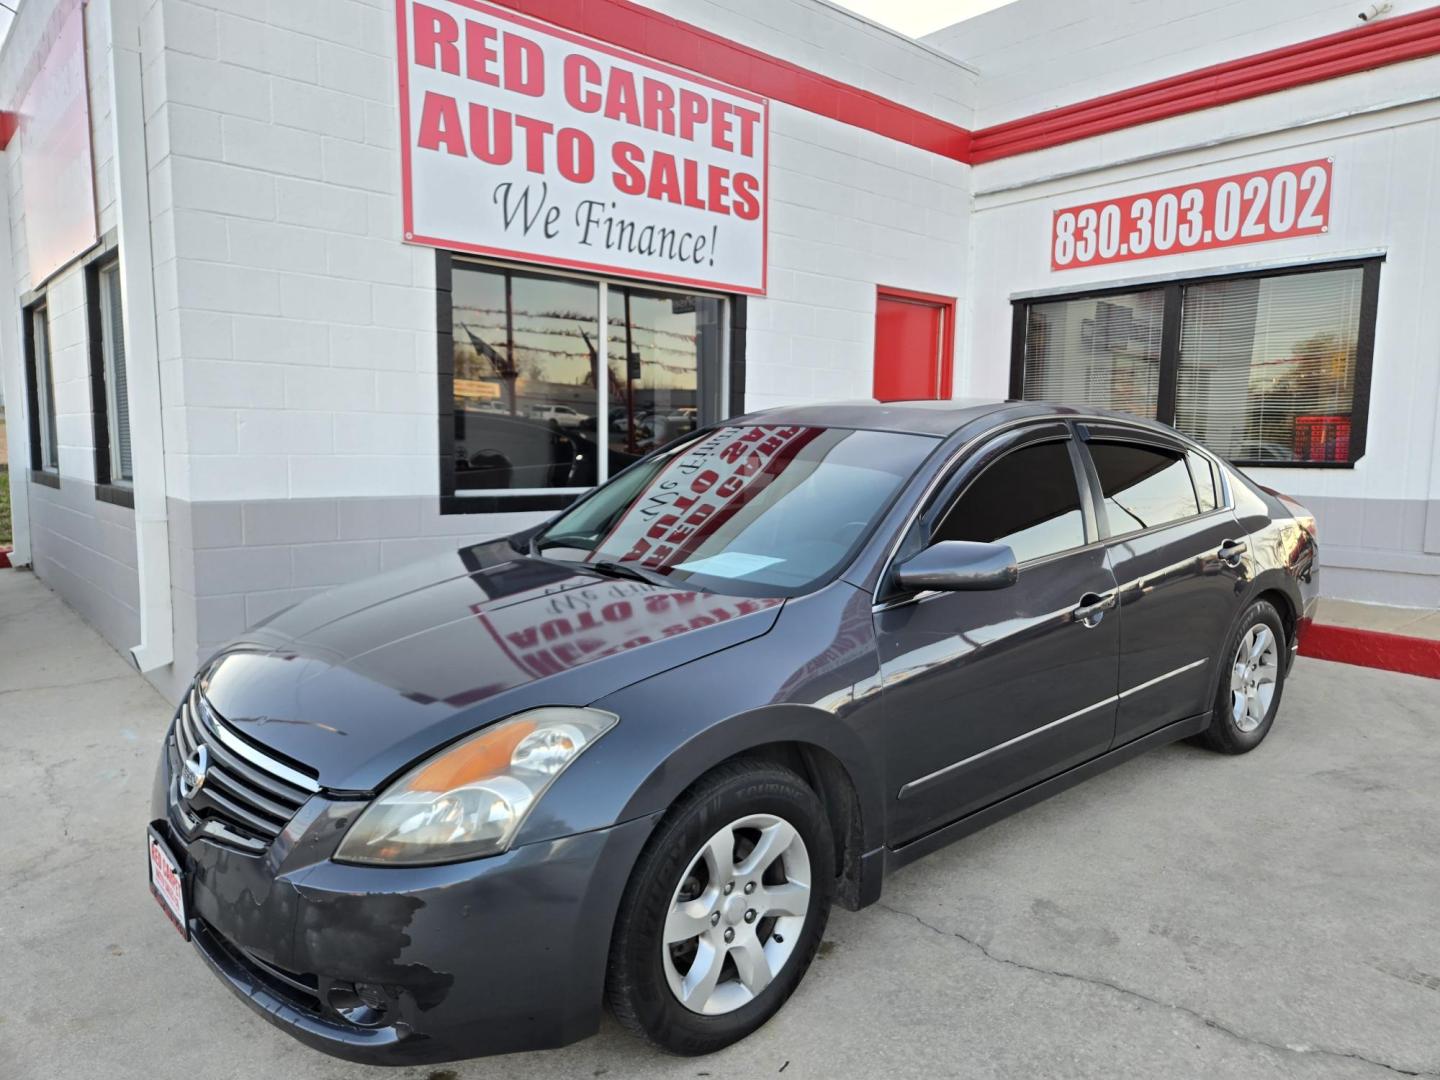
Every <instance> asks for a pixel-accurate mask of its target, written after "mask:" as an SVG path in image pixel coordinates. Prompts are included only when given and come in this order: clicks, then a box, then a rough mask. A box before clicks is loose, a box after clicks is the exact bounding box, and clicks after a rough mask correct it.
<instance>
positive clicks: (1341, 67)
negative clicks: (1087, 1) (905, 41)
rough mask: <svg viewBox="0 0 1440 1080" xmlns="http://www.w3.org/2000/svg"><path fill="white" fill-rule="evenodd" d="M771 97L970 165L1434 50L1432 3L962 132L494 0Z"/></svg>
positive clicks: (701, 34)
mask: <svg viewBox="0 0 1440 1080" xmlns="http://www.w3.org/2000/svg"><path fill="white" fill-rule="evenodd" d="M496 2H497V3H500V4H503V5H504V6H505V7H510V8H514V9H515V10H517V11H522V12H524V13H526V14H528V15H531V16H533V17H534V18H537V19H541V20H543V21H545V22H549V23H552V24H554V25H556V26H561V27H565V28H566V29H569V30H574V31H577V32H579V33H583V34H586V35H587V36H589V37H592V38H595V39H597V40H599V41H604V42H608V43H610V44H612V45H617V46H619V47H621V48H624V49H629V50H631V51H633V52H638V53H642V54H644V55H646V56H651V57H654V58H655V59H657V60H663V61H666V62H668V63H671V64H674V65H676V66H677V67H682V68H686V69H688V70H690V71H693V72H696V73H697V74H701V75H708V76H710V77H711V78H714V79H718V80H720V81H721V82H725V83H728V84H729V85H731V86H734V87H736V88H737V89H741V90H749V91H752V92H753V93H757V94H761V95H763V96H765V97H768V98H770V99H771V100H773V101H783V102H784V103H786V104H787V105H793V106H795V107H796V108H799V109H804V110H806V111H807V112H813V113H815V114H817V115H819V116H826V117H829V118H830V119H832V120H838V121H839V122H840V123H842V124H850V125H851V126H853V127H858V128H863V129H865V130H866V131H873V132H875V133H876V134H878V135H883V136H885V137H886V138H889V139H894V140H895V141H897V142H903V143H907V144H908V145H910V146H917V147H919V148H920V149H922V150H928V151H930V152H932V153H935V154H939V155H941V156H942V157H947V158H951V159H953V160H955V161H962V162H968V163H971V164H979V163H981V162H985V161H995V160H998V159H1000V158H1006V157H1013V156H1014V155H1016V154H1025V153H1029V152H1031V151H1034V150H1043V149H1046V148H1048V147H1052V146H1060V145H1063V144H1065V143H1070V142H1076V141H1078V140H1080V139H1088V138H1093V137H1094V136H1096V135H1104V134H1108V133H1110V132H1113V131H1121V130H1123V129H1125V128H1130V127H1136V126H1138V125H1140V124H1148V123H1152V122H1153V121H1156V120H1165V119H1169V118H1170V117H1173V116H1182V115H1184V114H1186V113H1192V112H1198V111H1200V110H1202V109H1211V108H1215V107H1216V106H1219V105H1229V104H1232V103H1234V102H1237V101H1244V100H1246V99H1249V98H1254V97H1260V96H1262V95H1265V94H1273V93H1276V92H1278V91H1281V90H1290V89H1293V88H1295V87H1297V86H1306V85H1309V84H1311V83H1316V82H1322V81H1324V80H1326V79H1335V78H1340V77H1342V76H1345V75H1353V74H1356V73H1357V72H1361V71H1369V70H1371V69H1373V68H1377V67H1384V66H1386V65H1389V64H1398V63H1402V62H1403V61H1406V60H1418V59H1421V58H1423V57H1426V56H1434V55H1436V54H1437V53H1440V7H1429V8H1425V9H1423V10H1421V11H1416V12H1412V13H1411V14H1409V15H1401V16H1397V17H1396V18H1392V19H1385V20H1383V21H1381V22H1377V23H1370V24H1367V25H1365V26H1360V27H1356V28H1355V29H1353V30H1341V31H1339V32H1338V33H1334V34H1328V35H1326V36H1324V37H1318V38H1311V39H1309V40H1308V41H1301V42H1297V43H1295V44H1294V45H1286V46H1283V47H1282V48H1278V49H1272V50H1270V51H1269V52H1263V53H1256V54H1253V55H1251V56H1243V57H1240V58H1238V59H1235V60H1228V61H1226V62H1225V63H1223V64H1215V65H1212V66H1210V67H1206V68H1201V69H1199V70H1197V71H1190V72H1186V73H1184V74H1181V75H1175V76H1172V77H1170V78H1168V79H1161V80H1159V81H1157V82H1152V83H1145V84H1144V85H1141V86H1135V87H1130V88H1129V89H1126V90H1120V91H1117V92H1115V93H1113V94H1106V95H1104V96H1103V97H1097V98H1091V99H1089V100H1087V101H1079V102H1076V103H1074V104H1072V105H1064V106H1061V107H1060V108H1056V109H1050V110H1048V111H1046V112H1042V113H1036V114H1035V115H1033V116H1026V117H1022V118H1020V119H1018V120H1011V121H1009V122H1007V123H1004V124H996V125H994V126H992V127H988V128H981V129H980V130H978V131H974V132H971V131H968V130H966V129H965V128H963V127H960V126H958V125H956V124H952V123H949V122H948V121H945V120H941V119H939V118H937V117H934V116H928V115H926V114H925V113H922V112H920V111H919V110H917V109H912V108H909V107H908V106H905V105H900V104H898V103H897V102H894V101H889V100H887V99H886V98H883V97H880V96H879V95H878V94H872V93H871V92H870V91H868V90H861V89H859V88H858V87H854V86H850V85H847V84H846V83H843V82H840V81H839V80H837V79H832V78H830V77H829V76H826V75H821V74H819V73H817V72H814V71H810V70H808V69H806V68H803V67H800V66H799V65H798V64H792V63H790V62H789V61H788V60H780V59H777V58H776V57H774V56H771V55H769V54H767V53H763V52H760V51H759V50H757V49H751V48H748V47H747V46H744V45H738V44H736V43H735V42H733V41H730V40H729V39H728V38H724V37H721V36H720V35H718V34H714V33H711V32H710V31H708V30H702V29H700V28H699V27H695V26H691V25H690V24H688V23H684V22H681V21H680V20H678V19H675V18H672V17H671V16H669V15H662V14H661V13H660V12H658V11H654V10H652V9H650V8H647V7H642V6H640V5H638V4H635V3H632V2H630V0H496Z"/></svg>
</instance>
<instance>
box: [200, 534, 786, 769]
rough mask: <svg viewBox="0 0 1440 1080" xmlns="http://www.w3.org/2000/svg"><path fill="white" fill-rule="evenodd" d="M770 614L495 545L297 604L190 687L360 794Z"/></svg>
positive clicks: (713, 643) (758, 624) (679, 658)
mask: <svg viewBox="0 0 1440 1080" xmlns="http://www.w3.org/2000/svg"><path fill="white" fill-rule="evenodd" d="M780 605H781V601H779V600H774V599H758V598H753V597H741V596H724V595H717V594H715V593H702V592H694V591H689V590H684V589H677V588H666V587H662V586H654V585H648V584H645V583H642V582H638V581H629V580H624V579H616V578H607V577H600V576H597V575H595V574H592V573H590V572H588V571H584V570H581V569H580V568H579V567H577V566H569V565H564V564H559V563H555V562H550V561H546V560H543V559H534V558H528V557H524V556H518V555H517V554H516V553H515V551H514V550H513V549H512V548H511V547H510V546H509V545H508V544H507V543H505V542H503V541H502V542H496V543H491V544H482V545H477V546H475V547H470V548H465V549H462V550H460V551H458V552H455V553H454V554H452V555H446V556H443V557H441V558H438V559H433V560H430V561H428V562H424V563H419V564H416V565H414V566H410V567H406V568H404V569H401V570H397V571H394V572H392V573H389V574H384V575H381V576H380V577H376V578H370V579H368V580H365V581H361V582H356V583H354V584H351V585H346V586H342V587H341V588H339V589H335V590H333V591H331V592H328V593H325V594H323V595H321V596H317V597H315V598H313V599H311V600H307V601H305V602H303V603H301V604H298V605H296V606H295V607H293V608H291V609H289V610H288V611H285V612H283V613H282V614H280V615H279V616H277V617H275V618H274V619H272V620H271V621H270V622H269V623H267V624H263V625H262V626H260V627H259V628H257V629H255V630H252V631H251V632H250V633H248V634H247V635H246V636H245V638H244V639H243V640H242V641H239V642H236V643H235V644H233V645H231V646H229V647H227V648H226V649H224V650H222V651H221V652H220V653H219V654H217V655H216V656H215V658H214V659H213V660H211V661H210V662H209V663H208V664H207V665H206V666H205V668H204V670H203V671H202V673H201V677H200V685H201V689H202V691H203V692H204V694H205V696H206V698H207V699H208V700H209V702H210V704H211V705H212V706H213V708H214V709H215V711H216V712H218V713H219V714H220V715H221V716H222V717H224V718H225V720H226V721H228V722H229V723H230V724H231V725H232V726H233V727H234V728H235V729H236V730H237V731H239V732H240V733H241V734H242V735H244V736H245V737H246V738H248V739H250V740H252V741H253V742H255V743H257V744H259V745H260V746H262V747H265V748H266V749H268V750H270V751H272V752H273V753H276V754H278V755H280V756H282V757H284V758H288V759H290V760H291V761H293V762H295V763H297V764H299V765H300V766H302V767H305V768H307V769H309V770H310V771H312V772H314V773H315V774H316V775H317V777H318V779H319V781H320V783H321V784H322V785H323V786H324V787H327V788H330V789H332V790H343V791H372V790H375V789H376V788H377V787H378V786H379V785H381V784H383V783H384V781H385V780H386V779H387V778H389V777H391V776H393V775H394V774H395V773H397V772H399V771H400V770H401V769H403V768H405V767H406V766H408V765H409V764H411V763H412V762H414V761H415V760H417V759H418V758H420V757H422V756H424V755H425V754H427V753H429V752H430V751H432V750H434V749H435V748H437V747H439V746H442V745H444V744H445V743H447V742H449V741H451V740H453V739H455V738H458V737H460V736H461V735H464V734H467V733H469V732H471V731H474V730H476V729H478V728H480V727H482V726H484V725H485V724H487V723H490V722H492V721H494V720H497V719H500V718H501V717H504V716H509V715H512V714H514V713H516V712H518V711H520V710H522V709H526V708H531V707H534V706H538V705H586V704H589V703H590V702H592V701H595V700H597V699H599V698H602V697H605V696H606V695H608V694H611V693H614V692H615V691H616V690H619V689H621V688H622V687H624V686H628V685H630V684H631V683H634V682H637V681H639V680H641V679H645V678H648V677H650V676H652V675H655V674H657V673H658V672H661V671H664V670H667V669H669V668H671V667H675V666H676V665H679V664H684V663H688V662H690V661H692V660H695V659H698V658H699V657H702V656H705V655H707V654H708V653H711V652H715V651H717V650H719V649H724V648H728V647H730V646H732V645H736V644H739V643H740V642H742V641H747V640H749V639H750V638H753V637H756V636H758V635H760V634H763V633H765V632H766V631H767V630H769V629H770V627H771V626H773V625H774V622H775V617H776V615H777V614H778V613H779V610H780Z"/></svg>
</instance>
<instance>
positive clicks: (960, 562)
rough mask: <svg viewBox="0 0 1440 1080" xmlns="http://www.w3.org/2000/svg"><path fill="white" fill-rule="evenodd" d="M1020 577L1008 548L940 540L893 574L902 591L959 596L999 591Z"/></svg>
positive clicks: (1007, 546)
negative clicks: (978, 591)
mask: <svg viewBox="0 0 1440 1080" xmlns="http://www.w3.org/2000/svg"><path fill="white" fill-rule="evenodd" d="M1019 576H1020V570H1019V569H1018V568H1017V567H1016V565H1015V552H1013V551H1011V550H1010V546H1009V545H1008V544H978V543H974V542H972V541H969V540H942V541H940V542H939V543H938V544H931V545H930V546H929V547H928V548H926V549H925V550H924V551H922V552H920V553H919V554H918V555H914V556H912V557H911V558H909V559H906V560H905V561H904V562H903V563H901V564H900V566H899V567H898V568H897V570H896V572H895V580H896V581H897V582H898V583H899V585H900V587H901V588H902V589H909V590H912V591H920V590H924V589H934V590H937V591H939V592H963V591H966V590H970V589H1003V588H1005V587H1006V586H1007V585H1014V584H1015V581H1016V579H1017V578H1018V577H1019Z"/></svg>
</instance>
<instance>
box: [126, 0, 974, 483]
mask: <svg viewBox="0 0 1440 1080" xmlns="http://www.w3.org/2000/svg"><path fill="white" fill-rule="evenodd" d="M664 7H665V10H666V12H667V13H668V14H671V15H674V16H676V17H678V18H682V19H687V20H691V21H695V22H697V23H699V24H701V25H703V26H706V27H707V28H709V29H712V30H714V31H716V32H719V33H723V34H725V35H726V36H727V37H733V38H734V39H735V40H738V41H741V42H743V43H745V44H749V45H752V46H755V47H757V48H762V49H764V50H765V51H766V52H769V53H773V54H776V55H781V56H784V57H786V58H787V59H793V60H796V61H797V62H802V63H810V64H813V65H814V66H816V67H817V68H819V69H820V70H822V71H830V72H833V73H834V75H835V76H836V77H839V78H843V79H858V81H859V82H860V83H861V85H866V86H868V87H869V88H872V89H874V90H875V91H876V92H879V93H883V94H886V95H888V96H892V97H894V98H895V99H897V100H899V101H902V102H904V103H907V104H910V105H912V106H913V107H916V108H921V109H924V110H926V111H930V112H938V113H939V114H941V115H944V116H948V117H950V118H953V119H957V120H960V119H968V117H967V116H966V115H965V114H966V113H967V111H968V110H967V108H966V106H965V105H964V104H963V103H962V102H961V101H960V100H959V97H958V95H960V94H962V93H964V92H966V91H967V79H968V74H967V73H966V72H965V71H964V69H962V68H961V67H960V66H959V65H957V64H956V63H954V62H953V61H950V60H947V59H944V58H942V57H940V56H938V55H937V54H935V53H933V52H931V51H930V50H928V49H925V48H923V47H921V46H919V45H916V44H915V43H914V42H909V41H907V40H906V39H903V38H901V37H899V36H897V35H894V34H891V33H889V32H887V31H883V30H880V29H879V28H877V27H874V26H872V25H871V24H868V23H866V22H864V21H863V20H859V19H856V18H854V17H851V16H849V15H847V14H845V13H843V12H840V11H837V10H834V9H831V8H829V7H825V6H822V5H818V4H813V3H808V2H796V0H780V2H773V3H759V2H756V0H747V2H745V3H739V4H723V5H722V4H713V3H708V2H705V0H688V2H685V3H671V4H666V5H664ZM150 24H151V30H150V32H151V33H152V34H153V35H154V36H155V38H156V39H157V40H161V41H163V43H164V49H165V51H164V53H163V62H162V61H160V60H157V61H156V63H155V65H154V70H153V71H151V72H150V73H148V76H147V83H148V87H149V89H148V91H147V102H148V103H149V106H150V107H151V108H152V109H153V110H154V119H155V124H156V127H157V129H158V132H157V137H156V139H155V141H154V143H153V144H152V146H151V148H150V149H151V160H152V166H153V167H154V168H155V169H156V170H157V172H156V174H155V176H154V178H153V190H152V209H153V212H154V213H155V215H156V232H157V251H156V259H157V262H158V263H159V266H158V268H157V276H158V282H159V289H158V292H159V303H160V307H161V309H162V310H161V337H160V340H161V359H162V371H163V373H164V398H165V404H166V426H165V441H166V452H167V466H168V471H169V477H170V480H169V482H170V494H171V496H172V497H174V498H179V499H186V500H193V501H199V500H214V499H226V500H252V499H283V498H312V497H335V496H386V495H420V494H427V495H428V494H436V493H437V491H438V477H437V473H438V469H437V464H436V454H437V453H438V449H437V445H436V443H437V440H436V428H435V346H434V332H433V330H434V306H435V300H434V291H433V289H434V255H433V253H432V252H431V251H430V250H429V249H426V248H417V247H411V246H407V245H405V244H402V243H401V242H400V239H399V238H400V233H401V226H400V205H399V194H398V181H399V172H400V166H399V155H398V151H397V145H396V144H397V135H396V131H397V119H396V108H395V81H396V77H395V30H394V18H393V2H392V0H307V2H306V3H305V4H295V5H284V4H282V5H276V4H272V5H269V6H268V7H265V6H263V5H253V6H245V5H240V6H238V7H237V5H235V4H233V3H227V2H223V0H197V2H191V0H163V2H162V3H160V4H157V6H156V8H155V9H154V11H153V13H152V19H151V20H150ZM772 116H773V121H772V124H773V133H772V139H771V160H772V165H771V181H770V182H771V219H770V220H771V238H770V252H771V277H770V281H771V291H770V295H769V296H768V297H767V298H765V299H761V300H758V301H754V302H752V303H751V305H750V309H749V310H750V334H749V337H748V356H747V361H748V363H747V369H748V379H749V383H748V395H747V396H748V401H747V404H748V405H751V406H755V407H759V406H764V405H772V404H779V403H781V402H785V401H794V400H802V399H807V398H813V397H819V396H826V397H833V396H837V395H840V396H865V395H868V394H869V393H870V389H871V364H872V356H873V322H874V307H875V287H876V285H877V284H880V283H883V284H887V285H896V286H902V287H907V288H912V289H920V290H924V291H929V292H936V293H943V294H946V295H958V294H959V292H960V289H961V278H962V273H963V267H964V251H965V244H966V236H965V225H964V218H965V213H964V210H963V209H962V207H963V203H957V202H956V199H955V193H956V191H957V190H960V189H963V185H964V176H965V173H966V168H965V167H964V166H961V165H959V164H957V163H955V162H951V161H947V160H944V159H939V158H937V157H936V156H935V155H932V154H928V153H925V152H923V151H920V150H917V149H915V148H913V147H908V146H904V145H901V144H897V143H894V142H892V141H890V140H888V139H885V138H882V137H880V136H878V135H873V134H871V133H868V132H863V131H860V130H858V129H855V128H851V127H848V126H846V125H843V124H840V123H837V122H835V121H831V120H826V119H822V118H820V117H817V116H815V115H813V114H810V113H807V112H803V111H801V110H799V109H794V108H790V107H787V106H783V105H779V104H776V105H775V106H774V107H773V109H772Z"/></svg>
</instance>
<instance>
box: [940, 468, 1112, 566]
mask: <svg viewBox="0 0 1440 1080" xmlns="http://www.w3.org/2000/svg"><path fill="white" fill-rule="evenodd" d="M934 539H935V540H936V541H939V540H977V541H981V542H985V543H996V544H1009V545H1010V547H1011V548H1012V549H1013V550H1014V552H1015V558H1016V560H1017V561H1018V562H1025V561H1027V560H1029V559H1038V558H1040V557H1041V556H1043V555H1053V554H1054V553H1055V552H1057V551H1065V550H1067V549H1069V548H1074V547H1080V546H1081V545H1083V544H1084V543H1085V519H1084V516H1083V515H1082V514H1081V512H1080V495H1079V492H1078V491H1077V489H1076V487H1075V470H1074V468H1073V467H1072V466H1071V464H1070V451H1069V449H1068V448H1067V444H1066V443H1065V442H1047V443H1036V444H1035V445H1033V446H1025V447H1021V448H1020V449H1019V450H1016V451H1014V452H1013V453H1010V454H1006V455H1005V456H1004V457H1003V458H1001V459H1000V460H999V461H997V462H995V463H994V464H993V465H991V466H990V467H989V468H987V469H986V470H985V471H984V472H982V473H981V474H980V475H979V476H978V477H976V478H975V480H973V481H972V482H971V483H970V486H969V487H967V488H966V489H965V491H964V492H963V493H962V494H961V496H960V498H959V499H958V500H957V501H956V503H955V505H954V506H952V507H951V508H950V512H949V513H948V514H946V515H945V518H944V520H943V521H941V522H940V526H939V528H937V529H936V530H935V536H934Z"/></svg>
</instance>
